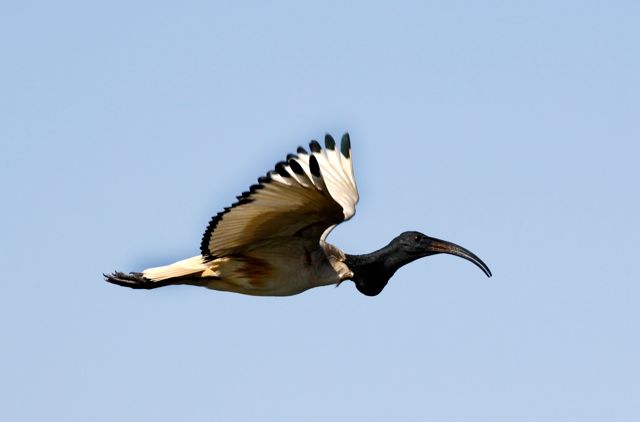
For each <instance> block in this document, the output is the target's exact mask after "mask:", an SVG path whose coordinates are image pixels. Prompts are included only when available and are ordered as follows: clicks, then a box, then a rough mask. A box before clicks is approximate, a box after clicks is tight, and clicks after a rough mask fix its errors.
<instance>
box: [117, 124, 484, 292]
mask: <svg viewBox="0 0 640 422" xmlns="http://www.w3.org/2000/svg"><path fill="white" fill-rule="evenodd" d="M309 148H310V150H311V151H310V152H307V151H306V150H305V149H304V148H302V147H299V148H298V151H297V154H289V155H287V158H286V161H281V162H279V163H278V164H276V166H275V169H274V170H272V171H270V172H269V173H267V175H266V176H264V177H260V178H259V179H258V183H257V184H255V185H253V186H251V188H250V189H249V190H248V191H247V192H244V193H242V195H240V196H238V201H237V202H236V203H234V204H233V205H231V206H230V207H227V208H225V209H224V211H222V212H219V213H218V214H217V215H215V216H214V217H213V218H212V219H211V222H210V223H209V226H208V227H207V230H206V231H205V233H204V236H203V238H202V243H201V244H200V255H198V256H194V257H193V258H187V259H185V260H182V261H178V262H176V263H173V264H170V265H166V266H163V267H157V268H149V269H146V270H144V271H142V272H141V273H137V272H136V273H129V274H125V273H122V272H115V273H113V274H109V275H105V279H106V280H107V281H109V282H111V283H114V284H118V285H120V286H126V287H131V288H134V289H154V288H156V287H162V286H167V285H173V284H190V285H194V286H202V287H207V288H209V289H214V290H225V291H231V292H237V293H244V294H249V295H259V296H288V295H294V294H297V293H301V292H303V291H305V290H308V289H310V288H312V287H318V286H326V285H330V284H340V283H341V282H342V281H344V280H353V281H354V282H355V284H356V287H357V289H358V290H359V291H360V292H362V293H364V294H365V295H368V296H375V295H377V294H378V293H380V292H381V291H382V289H383V288H384V287H385V286H386V285H387V282H388V281H389V279H390V278H391V277H392V276H393V274H394V273H395V272H396V271H397V270H398V269H399V268H400V267H402V266H403V265H405V264H408V263H409V262H412V261H414V260H416V259H418V258H422V257H425V256H430V255H435V254H439V253H446V254H451V255H456V256H459V257H462V258H465V259H467V260H469V261H471V262H473V263H474V264H475V265H477V266H478V267H479V268H480V269H482V271H484V273H485V274H486V275H487V276H488V277H491V271H490V270H489V268H488V267H487V265H486V264H485V263H484V262H482V260H481V259H480V258H478V257H477V256H476V255H475V254H473V253H472V252H470V251H468V250H467V249H465V248H463V247H461V246H458V245H455V244H453V243H451V242H447V241H444V240H439V239H435V238H432V237H429V236H425V235H424V234H422V233H419V232H405V233H402V234H400V235H399V236H398V237H396V238H395V239H393V240H392V241H391V242H390V243H389V244H388V245H387V246H385V247H383V248H382V249H380V250H377V251H375V252H372V253H370V254H366V255H349V254H346V253H344V252H343V251H341V250H340V249H338V248H337V247H335V246H333V245H331V244H329V243H327V242H326V238H327V236H328V235H329V233H330V232H331V230H332V229H333V228H334V227H335V226H336V225H338V224H340V223H341V222H343V221H345V220H348V219H350V218H351V217H352V216H353V215H354V214H355V206H356V203H357V202H358V190H357V188H356V182H355V178H354V174H353V163H352V155H351V142H350V140H349V134H345V135H343V137H342V142H341V145H340V148H339V149H338V148H337V146H336V143H335V141H334V140H333V138H332V137H331V136H330V135H326V136H325V148H322V147H321V146H320V144H318V142H316V141H311V143H310V144H309Z"/></svg>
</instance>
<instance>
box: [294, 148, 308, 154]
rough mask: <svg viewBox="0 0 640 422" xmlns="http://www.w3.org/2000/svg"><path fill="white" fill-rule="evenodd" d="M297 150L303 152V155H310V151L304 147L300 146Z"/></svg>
mask: <svg viewBox="0 0 640 422" xmlns="http://www.w3.org/2000/svg"><path fill="white" fill-rule="evenodd" d="M296 152H297V153H298V154H301V155H309V153H308V152H307V150H306V149H304V148H303V147H298V149H297V150H296Z"/></svg>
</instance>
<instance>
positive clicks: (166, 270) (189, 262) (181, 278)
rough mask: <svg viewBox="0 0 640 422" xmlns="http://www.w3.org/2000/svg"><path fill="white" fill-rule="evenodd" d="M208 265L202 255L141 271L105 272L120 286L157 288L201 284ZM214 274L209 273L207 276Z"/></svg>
mask: <svg viewBox="0 0 640 422" xmlns="http://www.w3.org/2000/svg"><path fill="white" fill-rule="evenodd" d="M206 271H208V267H207V265H206V264H205V262H204V261H203V259H202V256H200V255H198V256H194V257H192V258H187V259H183V260H182V261H178V262H175V263H173V264H170V265H164V266H162V267H155V268H148V269H146V270H144V271H143V272H141V273H137V272H134V273H129V274H126V273H123V272H120V271H116V272H114V273H111V274H104V279H105V280H106V281H108V282H109V283H113V284H117V285H118V286H124V287H130V288H132V289H155V288H157V287H164V286H171V285H175V284H201V283H202V277H203V275H204V274H203V273H204V272H206ZM211 276H214V277H215V275H214V274H207V277H211Z"/></svg>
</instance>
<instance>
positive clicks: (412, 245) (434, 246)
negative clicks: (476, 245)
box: [389, 232, 491, 277]
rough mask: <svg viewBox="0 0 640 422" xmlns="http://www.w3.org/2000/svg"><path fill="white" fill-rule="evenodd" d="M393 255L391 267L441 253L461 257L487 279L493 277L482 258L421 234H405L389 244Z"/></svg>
mask: <svg viewBox="0 0 640 422" xmlns="http://www.w3.org/2000/svg"><path fill="white" fill-rule="evenodd" d="M389 246H390V247H391V249H392V250H393V253H392V254H391V255H390V256H389V260H390V261H391V262H390V264H391V265H394V264H395V265H397V264H400V265H399V266H402V265H404V264H408V263H409V262H412V261H415V260H416V259H418V258H423V257H425V256H431V255H436V254H440V253H444V254H449V255H455V256H459V257H460V258H464V259H466V260H467V261H470V262H473V263H474V264H475V265H476V266H477V267H478V268H480V269H481V270H482V271H483V272H484V273H485V274H486V275H487V277H491V270H490V269H489V267H487V265H486V264H485V263H484V262H482V260H481V259H480V258H478V256H477V255H476V254H474V253H473V252H471V251H470V250H468V249H466V248H463V247H462V246H459V245H456V244H455V243H452V242H448V241H446V240H441V239H436V238H434V237H429V236H427V235H425V234H422V233H420V232H404V233H401V234H400V235H399V236H398V237H396V238H395V239H393V240H392V241H391V243H390V244H389ZM398 268H399V267H398Z"/></svg>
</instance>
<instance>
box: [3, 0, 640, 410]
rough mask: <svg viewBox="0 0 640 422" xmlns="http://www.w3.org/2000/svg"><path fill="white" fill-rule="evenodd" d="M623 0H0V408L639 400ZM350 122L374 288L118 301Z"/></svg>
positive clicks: (637, 278)
mask: <svg viewBox="0 0 640 422" xmlns="http://www.w3.org/2000/svg"><path fill="white" fill-rule="evenodd" d="M638 22H640V3H638V2H637V1H613V2H597V1H564V2H558V1H539V2H520V1H488V2H463V1H447V2H385V3H382V2H371V1H366V2H365V1H363V2H350V3H349V4H347V3H346V2H338V1H324V2H316V3H302V2H294V1H291V2H268V1H261V2H206V1H194V2H191V1H187V2H175V3H170V2H118V1H109V2H80V1H78V2H69V1H60V2H43V1H40V2H33V1H20V2H11V3H5V4H3V5H2V6H0V52H1V59H0V60H1V64H0V187H1V190H0V193H1V195H2V207H1V210H0V217H1V218H0V225H1V226H0V229H1V233H2V235H1V240H0V242H1V243H0V245H1V247H2V252H1V254H0V266H1V268H2V275H1V280H2V291H1V293H0V334H1V339H2V342H1V346H0V419H1V420H3V421H23V420H24V421H32V420H64V421H87V420H95V421H125V420H126V421H139V420H154V421H175V420H193V421H200V420H202V421H328V420H367V421H390V420H403V421H424V420H432V421H487V422H496V421H604V420H607V421H638V420H640V358H639V357H640V337H639V332H640V329H639V322H640V306H639V302H640V270H639V269H638V259H639V253H638V252H639V250H640V247H639V244H640V224H639V222H638V221H639V217H638V216H640V188H639V182H640V170H639V167H640V165H639V158H640V148H639V144H640V112H639V110H640V50H639V45H640V25H639V24H638ZM344 131H349V132H350V134H351V139H352V143H353V150H354V153H353V154H354V159H355V171H356V177H357V180H358V184H359V189H360V195H361V200H360V203H359V206H358V213H357V215H356V217H355V218H354V219H353V220H351V221H349V222H348V223H346V224H344V225H342V226H340V227H338V228H337V229H336V230H334V232H333V233H332V234H331V236H330V238H329V240H330V241H331V242H332V243H334V244H336V245H338V246H339V247H340V248H342V249H344V250H346V251H348V252H350V253H363V252H369V251H372V250H374V249H377V248H378V247H380V246H382V245H384V244H386V243H387V242H388V241H389V240H390V239H391V238H392V237H394V236H395V235H397V234H398V233H400V232H402V231H404V230H419V231H422V232H424V233H427V234H429V235H432V236H436V237H440V238H444V239H447V240H451V241H454V242H456V243H459V244H461V245H463V246H466V247H468V248H469V249H471V250H472V251H474V252H475V253H477V254H478V255H479V256H480V257H481V258H482V259H483V260H484V261H485V262H487V264H489V266H490V267H491V269H492V270H493V273H494V277H493V278H491V279H487V278H486V277H485V276H484V275H483V274H482V272H481V271H480V270H479V269H478V268H476V267H475V266H473V265H471V264H470V263H468V262H466V261H463V260H461V259H459V258H454V257H450V256H435V257H430V258H427V259H423V260H421V261H417V262H416V263H413V264H411V265H409V266H407V267H405V268H403V269H402V270H400V271H399V272H398V273H397V274H396V276H395V277H394V278H393V279H392V280H391V282H390V283H389V285H388V286H387V288H386V289H385V290H384V291H383V292H382V294H381V295H379V296H377V297H375V298H369V297H365V296H363V295H361V294H360V293H358V291H357V290H356V289H355V287H354V285H353V283H351V282H346V283H344V284H343V285H341V286H340V287H338V288H333V287H324V288H318V289H314V290H310V291H308V292H305V293H303V294H301V295H298V296H293V297H287V298H255V297H248V296H241V295H236V294H231V293H223V292H214V291H208V290H205V289H198V288H194V287H168V288H163V289H158V290H154V291H134V290H130V289H125V288H121V287H118V286H114V285H110V284H107V283H105V282H104V281H103V280H102V275H101V274H102V273H103V272H110V271H113V270H116V269H118V270H126V271H134V270H141V269H143V268H146V267H149V266H155V265H162V264H165V263H169V262H171V261H174V260H178V259H182V258H186V257H189V256H192V255H195V254H197V253H198V247H199V243H200V239H201V236H202V233H203V231H204V229H205V227H206V224H207V222H208V220H209V218H210V217H211V216H212V215H213V214H215V213H216V212H218V211H219V210H221V209H222V208H223V207H224V206H227V205H229V204H230V203H231V202H232V201H233V200H234V197H235V195H237V194H239V193H240V192H242V191H243V190H245V189H246V188H247V187H248V186H249V185H250V184H252V183H253V182H254V181H255V179H256V178H257V177H258V176H261V175H262V174H264V173H265V172H266V171H267V170H269V169H271V168H272V166H273V165H274V164H275V162H276V161H279V160H280V159H282V158H284V156H285V155H286V154H287V153H289V152H293V151H295V148H296V147H297V146H298V145H300V144H306V143H307V142H308V141H309V140H310V139H311V138H318V139H320V138H322V137H323V135H324V133H325V132H329V133H332V134H334V135H335V136H336V137H338V136H340V135H341V134H342V133H343V132H344Z"/></svg>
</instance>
